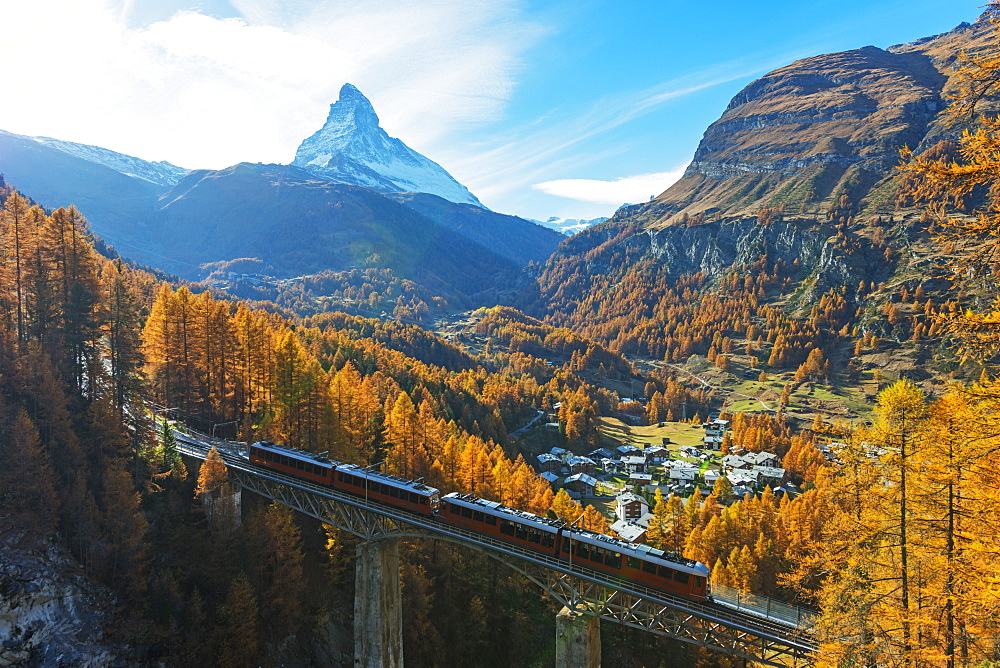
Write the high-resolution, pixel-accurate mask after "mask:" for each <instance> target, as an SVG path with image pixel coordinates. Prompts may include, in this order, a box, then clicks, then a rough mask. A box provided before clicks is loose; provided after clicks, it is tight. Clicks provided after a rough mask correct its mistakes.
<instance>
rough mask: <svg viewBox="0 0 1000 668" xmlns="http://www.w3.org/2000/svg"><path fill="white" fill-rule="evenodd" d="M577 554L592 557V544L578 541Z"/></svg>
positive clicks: (584, 557) (586, 557) (585, 557)
mask: <svg viewBox="0 0 1000 668" xmlns="http://www.w3.org/2000/svg"><path fill="white" fill-rule="evenodd" d="M576 556H578V557H582V558H583V559H590V546H589V545H587V544H586V543H577V548H576Z"/></svg>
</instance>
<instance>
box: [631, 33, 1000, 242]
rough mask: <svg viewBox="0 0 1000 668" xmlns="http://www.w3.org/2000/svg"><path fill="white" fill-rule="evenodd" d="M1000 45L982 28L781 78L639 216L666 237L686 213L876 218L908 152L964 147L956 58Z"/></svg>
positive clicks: (820, 63)
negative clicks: (956, 140)
mask: <svg viewBox="0 0 1000 668" xmlns="http://www.w3.org/2000/svg"><path fill="white" fill-rule="evenodd" d="M992 40H993V28H992V26H991V25H990V24H989V23H988V22H986V21H978V22H976V23H975V24H971V25H970V24H962V25H960V26H958V27H957V28H955V29H954V30H952V31H950V32H948V33H944V34H942V35H937V36H934V37H929V38H925V39H921V40H918V41H916V42H912V43H910V44H903V45H898V46H893V47H889V48H888V49H880V48H876V47H874V46H866V47H863V48H860V49H855V50H853V51H845V52H842V53H833V54H826V55H822V56H815V57H812V58H806V59H804V60H800V61H797V62H795V63H792V64H791V65H788V66H786V67H782V68H780V69H777V70H775V71H773V72H771V73H769V74H767V75H765V76H763V77H761V78H760V79H758V80H756V81H754V82H752V83H751V84H750V85H748V86H747V87H746V88H744V89H743V90H742V91H741V92H740V93H739V94H738V95H737V96H736V97H735V98H733V100H732V102H731V103H730V104H729V106H728V108H727V109H726V111H725V113H723V115H722V117H721V118H720V119H719V120H718V121H716V122H715V123H713V124H712V125H711V126H710V127H709V128H708V129H707V130H706V131H705V135H704V137H703V139H702V141H701V143H700V145H699V146H698V149H697V151H696V152H695V155H694V158H693V160H692V162H691V165H690V167H689V168H688V170H687V173H686V174H685V175H684V177H683V178H682V179H681V180H680V181H678V182H677V183H676V184H675V185H673V186H672V187H671V188H670V189H668V190H667V191H666V192H664V193H663V194H662V195H660V196H659V197H657V198H656V199H655V200H654V201H653V202H651V203H649V204H647V205H643V206H642V207H640V208H639V211H637V212H633V213H635V214H637V215H638V216H639V217H640V219H641V220H642V221H643V222H645V223H647V224H658V225H663V224H671V223H674V222H677V221H678V220H679V218H680V217H681V216H682V215H683V214H684V213H687V214H688V215H689V216H693V215H697V214H699V213H703V212H707V213H708V214H709V215H710V216H713V215H726V216H731V215H749V214H752V213H753V212H755V211H756V210H758V209H759V208H760V207H761V206H764V205H767V206H779V205H782V206H784V207H785V210H786V211H790V212H794V213H798V212H800V211H802V212H808V211H821V210H824V209H825V208H826V207H827V206H829V204H830V203H831V202H833V201H835V200H836V199H837V198H839V197H840V195H841V194H844V193H846V194H847V195H848V196H849V197H850V198H851V201H852V202H853V203H855V204H856V205H858V208H859V209H864V208H865V207H869V206H870V207H877V206H878V205H879V204H880V203H882V202H881V201H880V200H878V198H879V197H882V198H883V199H884V198H885V196H886V193H885V192H884V189H883V188H880V186H881V185H883V184H884V181H885V180H886V179H887V178H890V177H891V176H892V174H893V168H894V167H895V165H896V164H898V162H899V150H900V149H901V148H902V147H904V146H909V147H911V148H914V149H915V150H917V151H918V152H919V151H922V150H924V149H926V148H929V147H930V146H932V145H933V144H934V143H936V142H937V141H940V140H941V139H943V138H947V137H951V136H954V134H955V133H956V131H955V130H954V129H949V128H947V127H946V126H945V124H944V122H943V118H942V112H943V111H944V109H945V107H946V106H947V104H948V98H947V95H948V93H949V92H950V91H951V90H953V88H954V78H953V70H954V68H955V60H956V55H957V54H958V53H959V52H960V51H968V52H975V51H978V50H981V49H984V48H988V46H989V45H990V43H991V41H992Z"/></svg>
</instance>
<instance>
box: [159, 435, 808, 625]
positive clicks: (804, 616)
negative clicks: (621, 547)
mask: <svg viewBox="0 0 1000 668" xmlns="http://www.w3.org/2000/svg"><path fill="white" fill-rule="evenodd" d="M184 432H186V434H185V436H187V438H190V439H192V441H191V445H195V444H197V446H198V449H199V450H200V449H202V448H204V449H207V447H208V446H209V445H216V446H217V447H218V448H219V450H220V453H221V454H223V457H224V459H226V460H227V463H228V464H229V465H230V466H236V467H238V468H240V469H243V470H246V471H248V472H252V473H253V474H254V475H256V476H262V477H266V478H273V479H274V480H275V481H279V482H281V483H282V484H285V485H290V486H293V487H297V488H300V489H303V490H308V491H310V492H313V493H317V494H320V495H322V496H326V497H329V498H332V499H336V500H339V501H342V502H346V503H349V504H351V505H355V506H359V507H366V508H368V509H369V510H375V511H376V512H380V513H384V514H386V515H389V516H395V517H396V518H397V519H399V520H402V521H404V522H407V523H409V524H412V525H415V526H421V527H423V528H425V529H428V530H431V531H433V532H435V533H439V534H451V535H454V536H456V537H460V538H463V539H465V540H467V541H469V542H470V543H476V544H478V545H480V546H482V547H488V548H492V549H494V550H498V551H502V552H505V553H508V554H511V556H516V557H518V558H521V559H526V560H529V561H533V562H536V563H543V564H544V565H546V566H548V567H550V568H552V569H554V570H558V571H562V572H566V571H567V570H568V571H569V572H571V573H573V574H574V575H577V576H582V577H584V578H587V579H589V580H591V581H592V582H594V583H597V584H603V585H610V586H613V587H617V588H618V589H620V590H622V591H630V592H632V593H634V594H636V595H639V596H642V597H645V598H647V599H650V600H659V601H663V602H664V603H666V604H668V605H670V606H672V607H675V608H678V609H682V610H687V611H688V612H690V613H693V614H695V615H699V616H704V617H706V618H714V619H717V620H718V621H720V622H722V623H730V624H736V625H737V626H739V625H740V623H741V622H742V623H747V622H749V621H750V620H751V619H756V620H757V621H756V623H755V624H754V627H755V628H756V629H757V630H758V631H762V632H770V633H774V634H776V635H778V636H785V635H787V634H788V633H789V628H788V627H792V628H798V629H799V631H800V632H801V631H805V632H806V633H808V629H809V627H811V625H812V620H811V619H810V618H809V615H811V614H812V613H810V612H808V611H805V610H803V609H801V608H797V607H796V606H792V605H789V604H787V603H782V602H780V601H774V600H771V599H767V598H766V597H763V596H755V595H753V594H747V593H746V592H741V591H739V590H737V589H733V588H730V587H721V586H713V587H712V599H713V603H714V604H715V605H714V606H713V605H712V603H707V602H706V603H701V602H698V601H694V600H691V599H687V598H678V597H676V596H673V595H671V594H666V593H664V592H661V591H658V590H651V589H648V588H646V587H643V586H642V585H637V584H636V583H634V582H631V581H628V580H624V579H622V578H619V577H617V576H615V575H611V574H608V573H604V572H598V571H592V570H591V569H589V568H587V567H586V566H585V565H583V564H578V563H576V562H573V563H571V564H567V563H566V562H564V561H563V560H561V559H558V558H556V557H554V556H551V555H545V554H543V553H538V552H536V551H533V550H529V549H527V548H524V547H522V546H519V545H514V544H511V543H508V542H506V541H500V540H499V539H496V538H493V537H491V536H485V535H482V534H479V533H476V532H473V531H470V530H466V529H463V528H461V527H456V526H454V525H443V524H440V523H439V522H437V521H435V520H433V519H431V518H428V517H425V516H419V515H414V516H411V513H408V512H406V511H403V510H401V509H398V508H384V507H381V505H382V504H378V503H376V502H374V501H372V502H369V501H367V500H362V499H359V498H357V497H354V496H352V495H349V494H347V493H346V492H341V491H340V490H335V489H333V488H330V487H326V486H322V485H318V484H316V483H312V482H309V481H305V480H302V479H300V478H290V477H287V476H285V475H283V474H281V473H278V472H275V471H271V470H267V471H259V470H256V469H257V467H255V466H254V465H252V464H250V463H249V461H247V459H246V451H245V444H242V443H235V442H232V441H226V440H223V439H212V438H209V437H207V436H206V435H205V434H201V433H199V432H197V431H196V430H193V429H185V430H184ZM184 432H182V433H184ZM186 440H187V439H186V438H182V439H181V443H180V444H179V445H182V446H183V445H185V443H184V441H186ZM241 446H242V447H241ZM182 449H184V448H183V447H182ZM727 609H728V610H729V611H732V612H730V613H729V614H727V613H726V610H727ZM736 615H742V620H741V619H739V618H738V617H737V616H736ZM774 624H778V625H781V626H783V627H784V629H782V628H781V627H779V626H772V625H774Z"/></svg>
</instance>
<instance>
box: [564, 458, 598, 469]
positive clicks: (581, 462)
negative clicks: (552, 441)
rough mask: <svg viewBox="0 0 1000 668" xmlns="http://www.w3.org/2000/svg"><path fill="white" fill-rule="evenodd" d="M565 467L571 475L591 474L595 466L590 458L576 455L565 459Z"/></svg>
mask: <svg viewBox="0 0 1000 668" xmlns="http://www.w3.org/2000/svg"><path fill="white" fill-rule="evenodd" d="M566 465H567V466H569V470H570V471H571V472H572V473H593V472H594V469H596V468H597V464H596V463H595V462H594V460H593V459H591V458H590V457H578V456H576V455H573V456H570V457H567V458H566Z"/></svg>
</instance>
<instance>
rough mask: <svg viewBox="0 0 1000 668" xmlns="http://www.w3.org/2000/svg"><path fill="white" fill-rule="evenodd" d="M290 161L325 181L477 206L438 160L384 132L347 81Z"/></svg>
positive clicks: (477, 203)
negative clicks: (420, 152)
mask: <svg viewBox="0 0 1000 668" xmlns="http://www.w3.org/2000/svg"><path fill="white" fill-rule="evenodd" d="M292 164H293V165H296V166H297V167H302V168H304V169H307V170H309V171H311V172H313V173H315V174H317V175H318V176H322V177H324V178H327V179H329V180H331V181H337V182H341V183H353V184H356V185H361V186H366V187H368V188H376V189H379V190H388V191H392V192H400V191H401V192H424V193H430V194H432V195H437V196H439V197H443V198H444V199H447V200H451V201H452V202H461V203H466V204H475V205H476V206H482V204H480V202H479V200H478V199H476V197H475V195H473V194H472V193H471V192H469V189H468V188H466V187H465V186H463V185H462V184H461V183H459V182H458V181H456V180H455V179H454V178H453V177H452V176H451V174H449V173H448V172H447V171H445V169H444V168H443V167H441V165H439V164H437V163H436V162H434V161H433V160H430V159H429V158H426V157H424V156H423V155H421V154H419V153H417V152H416V151H414V150H413V149H411V148H410V147H409V146H407V145H406V144H404V143H403V142H402V141H400V140H399V139H395V138H393V137H390V136H389V135H388V134H386V132H385V130H383V129H382V127H381V126H380V125H379V120H378V115H377V114H376V113H375V108H374V107H372V104H371V102H369V101H368V98H366V97H365V96H364V95H363V94H362V93H361V91H360V90H358V89H357V88H356V87H355V86H353V85H351V84H349V83H345V84H344V85H343V87H341V89H340V96H339V98H338V99H337V101H336V102H334V103H333V104H331V105H330V113H329V114H328V115H327V118H326V123H325V124H324V125H323V127H322V128H320V130H319V131H318V132H316V134H314V135H312V136H311V137H309V138H308V139H306V140H305V141H303V142H302V143H301V144H300V145H299V148H298V150H297V151H296V152H295V160H293V161H292Z"/></svg>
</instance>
